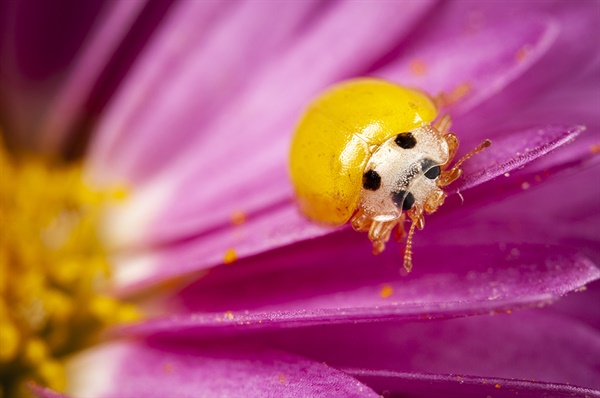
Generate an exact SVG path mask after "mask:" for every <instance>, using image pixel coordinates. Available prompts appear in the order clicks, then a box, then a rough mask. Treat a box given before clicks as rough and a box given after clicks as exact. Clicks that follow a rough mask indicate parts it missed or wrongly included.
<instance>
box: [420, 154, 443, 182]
mask: <svg viewBox="0 0 600 398" xmlns="http://www.w3.org/2000/svg"><path fill="white" fill-rule="evenodd" d="M421 169H422V170H423V173H425V177H427V178H429V179H430V180H435V179H436V178H438V177H439V175H440V173H441V171H442V170H441V169H440V166H438V165H437V164H436V163H435V162H434V161H433V160H431V159H425V160H423V161H422V162H421Z"/></svg>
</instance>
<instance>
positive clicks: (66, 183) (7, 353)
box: [0, 139, 139, 398]
mask: <svg viewBox="0 0 600 398" xmlns="http://www.w3.org/2000/svg"><path fill="white" fill-rule="evenodd" d="M0 170H1V172H2V176H1V178H0V219H1V220H2V228H1V229H0V396H2V397H3V398H6V397H20V396H29V395H30V394H29V393H28V392H27V389H26V387H25V386H26V383H27V382H29V381H35V382H38V383H40V384H42V385H44V386H47V387H50V388H53V389H56V390H59V391H60V390H63V389H64V387H65V383H66V376H65V374H64V366H63V362H64V360H65V358H66V357H67V356H68V355H70V354H72V353H74V352H76V351H78V350H80V349H82V348H85V347H87V346H89V345H91V344H93V343H94V342H95V341H96V339H97V337H98V335H99V333H100V331H101V330H102V329H103V328H104V327H106V326H107V325H109V324H114V323H117V322H123V321H131V320H137V319H139V312H138V311H137V309H136V308H135V307H134V306H133V305H132V304H126V303H121V302H119V301H117V300H116V299H114V298H112V297H109V296H106V295H102V291H103V290H107V289H108V287H109V283H110V272H109V267H108V262H107V259H106V256H105V254H104V251H103V249H102V244H101V242H100V240H99V239H98V235H97V233H96V226H97V225H98V221H99V218H100V215H101V210H102V208H101V205H102V204H103V203H106V202H107V201H112V200H113V199H118V197H119V196H121V195H120V193H119V192H95V191H93V190H91V189H89V188H88V187H87V186H86V185H85V184H83V182H82V178H81V174H82V173H81V168H80V167H78V166H76V165H69V166H66V165H56V164H55V165H50V164H49V163H48V162H45V161H43V160H42V159H39V158H35V157H26V156H23V157H21V158H19V159H18V160H16V159H14V158H12V157H10V156H9V154H8V153H7V151H6V150H5V149H4V146H3V143H2V140H1V139H0Z"/></svg>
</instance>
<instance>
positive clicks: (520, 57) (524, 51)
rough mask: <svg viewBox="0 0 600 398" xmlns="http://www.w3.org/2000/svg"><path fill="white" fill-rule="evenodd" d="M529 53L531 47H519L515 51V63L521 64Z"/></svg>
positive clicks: (526, 45)
mask: <svg viewBox="0 0 600 398" xmlns="http://www.w3.org/2000/svg"><path fill="white" fill-rule="evenodd" d="M530 52H531V46H530V45H528V44H525V45H524V46H523V47H521V48H519V49H518V50H517V53H516V54H515V59H516V60H517V62H523V61H525V59H527V57H528V56H529V53H530Z"/></svg>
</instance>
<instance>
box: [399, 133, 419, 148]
mask: <svg viewBox="0 0 600 398" xmlns="http://www.w3.org/2000/svg"><path fill="white" fill-rule="evenodd" d="M395 142H396V145H398V146H399V147H400V148H403V149H411V148H414V147H415V145H417V139H416V138H415V137H414V136H413V135H412V133H400V134H398V135H397V136H396V140H395Z"/></svg>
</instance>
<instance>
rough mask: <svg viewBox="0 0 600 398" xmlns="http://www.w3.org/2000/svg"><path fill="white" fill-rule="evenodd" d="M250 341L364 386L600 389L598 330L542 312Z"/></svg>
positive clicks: (341, 328)
mask: <svg viewBox="0 0 600 398" xmlns="http://www.w3.org/2000/svg"><path fill="white" fill-rule="evenodd" d="M250 339H251V341H255V342H268V343H269V344H270V345H271V346H274V347H278V348H281V349H284V350H287V351H291V352H295V353H298V354H300V355H304V356H307V357H309V358H313V359H314V360H316V361H323V362H325V363H327V364H328V365H330V366H333V367H335V368H338V369H342V370H344V371H346V372H348V373H350V374H352V375H354V376H356V377H359V379H361V380H363V381H364V382H366V383H368V380H367V379H363V378H361V377H360V376H359V374H360V370H364V371H366V372H369V371H373V370H375V371H376V370H382V371H389V372H400V373H417V374H423V373H429V374H441V375H454V377H455V378H456V376H474V377H483V378H490V377H493V378H504V379H516V380H523V379H526V380H528V381H533V380H536V381H542V382H550V383H564V384H573V385H576V386H581V387H589V388H599V387H600V379H598V377H597V376H598V371H599V370H600V333H599V332H598V330H596V329H593V328H591V327H589V326H587V325H585V324H582V323H580V322H578V321H576V320H574V319H572V318H570V317H566V316H556V315H555V314H552V313H550V312H549V311H548V310H547V309H543V310H540V309H535V310H528V311H523V312H519V313H513V314H497V315H496V314H492V315H483V316H476V317H468V318H460V319H450V320H438V321H419V322H405V323H369V324H363V325H337V326H329V327H322V326H321V327H317V326H315V327H310V328H304V329H289V330H285V331H278V332H271V333H267V334H259V335H255V336H254V337H253V338H252V337H251V338H250ZM457 380H458V379H457ZM458 381H460V380H458ZM369 385H370V386H371V387H373V388H375V389H376V390H379V388H378V387H377V386H376V385H374V384H369ZM379 391H380V390H379ZM398 393H402V391H398Z"/></svg>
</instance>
